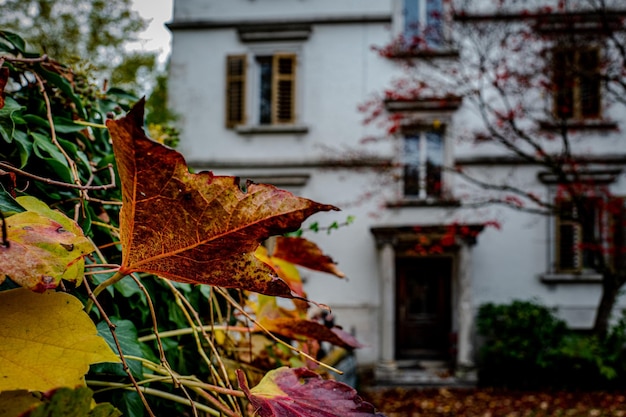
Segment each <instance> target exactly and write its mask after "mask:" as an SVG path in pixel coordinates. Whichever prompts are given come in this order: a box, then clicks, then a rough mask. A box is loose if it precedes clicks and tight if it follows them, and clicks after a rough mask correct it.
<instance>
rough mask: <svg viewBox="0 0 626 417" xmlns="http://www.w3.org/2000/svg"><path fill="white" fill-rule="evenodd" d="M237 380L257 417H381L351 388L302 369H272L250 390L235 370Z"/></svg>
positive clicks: (244, 379) (242, 375)
mask: <svg viewBox="0 0 626 417" xmlns="http://www.w3.org/2000/svg"><path fill="white" fill-rule="evenodd" d="M237 380H238V382H239V387H240V388H241V390H242V391H243V392H244V393H245V394H246V397H248V400H249V401H250V403H251V405H252V407H253V408H254V410H255V415H257V416H259V417H335V416H336V417H365V416H372V415H374V416H383V414H381V413H377V412H376V410H375V408H374V406H373V405H371V404H370V403H367V402H365V401H363V400H362V399H361V397H359V396H358V395H357V392H356V391H355V390H354V389H353V388H352V387H350V386H348V385H346V384H343V383H341V382H337V381H333V380H324V379H322V377H320V376H319V375H318V374H316V373H315V372H313V371H310V370H308V369H306V368H297V369H291V368H287V367H282V368H278V369H274V370H272V371H269V372H268V373H267V374H266V375H265V376H264V377H263V379H262V380H261V382H260V383H259V384H258V385H257V386H256V387H254V388H252V389H249V388H248V383H247V381H246V377H245V374H244V373H243V372H242V371H241V370H237Z"/></svg>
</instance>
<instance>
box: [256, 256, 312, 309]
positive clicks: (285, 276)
mask: <svg viewBox="0 0 626 417" xmlns="http://www.w3.org/2000/svg"><path fill="white" fill-rule="evenodd" d="M254 255H255V256H256V257H257V258H258V259H260V260H261V261H262V262H264V263H265V264H267V265H269V266H271V267H272V269H273V270H274V272H275V273H276V275H278V276H279V277H280V279H282V280H283V281H285V283H287V285H289V288H291V291H292V292H293V293H295V294H297V295H298V296H300V297H302V298H306V293H305V292H304V287H303V285H302V279H301V278H300V273H299V272H298V269H297V268H296V267H295V265H294V264H292V263H291V262H288V261H285V260H283V259H280V258H275V257H273V256H269V255H268V253H267V249H266V248H265V246H259V247H258V248H256V251H255V253H254ZM296 303H297V301H296ZM297 304H298V306H299V307H302V309H303V311H305V312H306V310H307V309H308V303H307V302H301V303H297Z"/></svg>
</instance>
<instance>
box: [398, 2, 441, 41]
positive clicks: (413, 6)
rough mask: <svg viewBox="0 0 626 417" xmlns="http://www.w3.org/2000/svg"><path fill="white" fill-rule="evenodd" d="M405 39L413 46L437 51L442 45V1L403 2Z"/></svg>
mask: <svg viewBox="0 0 626 417" xmlns="http://www.w3.org/2000/svg"><path fill="white" fill-rule="evenodd" d="M402 14H403V16H404V25H403V35H404V39H405V40H406V41H407V42H409V43H410V44H411V45H412V46H416V47H425V48H429V49H437V48H439V47H441V43H442V39H443V36H442V26H443V25H442V17H443V5H442V0H403V9H402Z"/></svg>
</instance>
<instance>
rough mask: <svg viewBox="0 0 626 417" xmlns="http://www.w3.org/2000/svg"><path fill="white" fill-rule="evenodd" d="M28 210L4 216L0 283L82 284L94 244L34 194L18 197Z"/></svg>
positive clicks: (47, 286) (38, 285) (28, 285)
mask: <svg viewBox="0 0 626 417" xmlns="http://www.w3.org/2000/svg"><path fill="white" fill-rule="evenodd" d="M16 200H17V202H18V203H19V204H20V205H21V206H22V207H23V208H25V209H26V211H24V212H21V213H17V214H14V215H13V216H10V217H8V218H7V219H5V223H6V227H7V235H8V245H2V244H0V283H1V282H3V281H4V280H5V279H6V278H7V277H9V278H11V280H12V281H14V282H15V283H17V284H19V285H21V286H22V287H25V288H29V289H31V290H33V291H37V292H43V291H45V290H47V289H52V288H56V286H57V285H58V284H59V282H60V281H61V279H65V280H67V281H73V282H76V283H77V284H80V282H81V280H82V278H83V275H84V266H85V263H84V256H85V255H86V254H88V253H90V252H92V251H93V245H92V244H91V242H90V241H89V240H88V239H87V238H86V237H85V236H84V235H83V232H82V230H81V229H80V227H79V226H78V225H77V224H76V223H75V222H73V221H72V220H70V219H69V218H67V217H66V216H65V215H64V214H62V213H60V212H58V211H55V210H52V209H50V208H49V207H48V206H47V205H45V204H44V203H43V202H41V201H39V200H37V199H36V198H34V197H18V198H17V199H16Z"/></svg>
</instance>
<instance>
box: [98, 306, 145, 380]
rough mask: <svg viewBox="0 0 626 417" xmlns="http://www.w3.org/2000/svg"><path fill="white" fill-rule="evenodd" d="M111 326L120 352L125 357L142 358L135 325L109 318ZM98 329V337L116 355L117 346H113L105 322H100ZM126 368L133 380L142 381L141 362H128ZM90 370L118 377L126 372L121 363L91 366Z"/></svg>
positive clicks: (113, 342)
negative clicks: (113, 326)
mask: <svg viewBox="0 0 626 417" xmlns="http://www.w3.org/2000/svg"><path fill="white" fill-rule="evenodd" d="M111 321H112V322H113V324H115V326H116V327H115V334H116V336H117V340H118V341H119V342H120V346H121V347H122V352H123V353H124V354H125V355H131V356H138V357H143V352H142V350H141V346H140V344H141V342H139V341H138V340H137V329H136V328H135V325H134V324H133V322H132V321H130V320H120V319H117V318H114V317H113V318H111ZM96 327H97V329H98V335H99V336H100V337H102V338H103V339H104V340H106V342H107V343H108V345H109V347H110V348H111V349H112V350H113V351H114V352H115V353H117V352H118V350H117V346H115V340H113V335H112V334H111V330H109V326H108V324H107V323H106V322H105V321H101V322H100V323H98V325H97V326H96ZM127 362H128V367H129V368H130V371H131V372H132V373H133V376H134V377H135V378H139V379H143V365H142V364H141V362H138V361H133V360H128V361H127ZM91 370H92V371H93V372H95V373H98V374H113V375H119V376H126V372H125V371H124V368H123V366H122V364H121V363H101V364H97V365H93V366H92V367H91Z"/></svg>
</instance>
